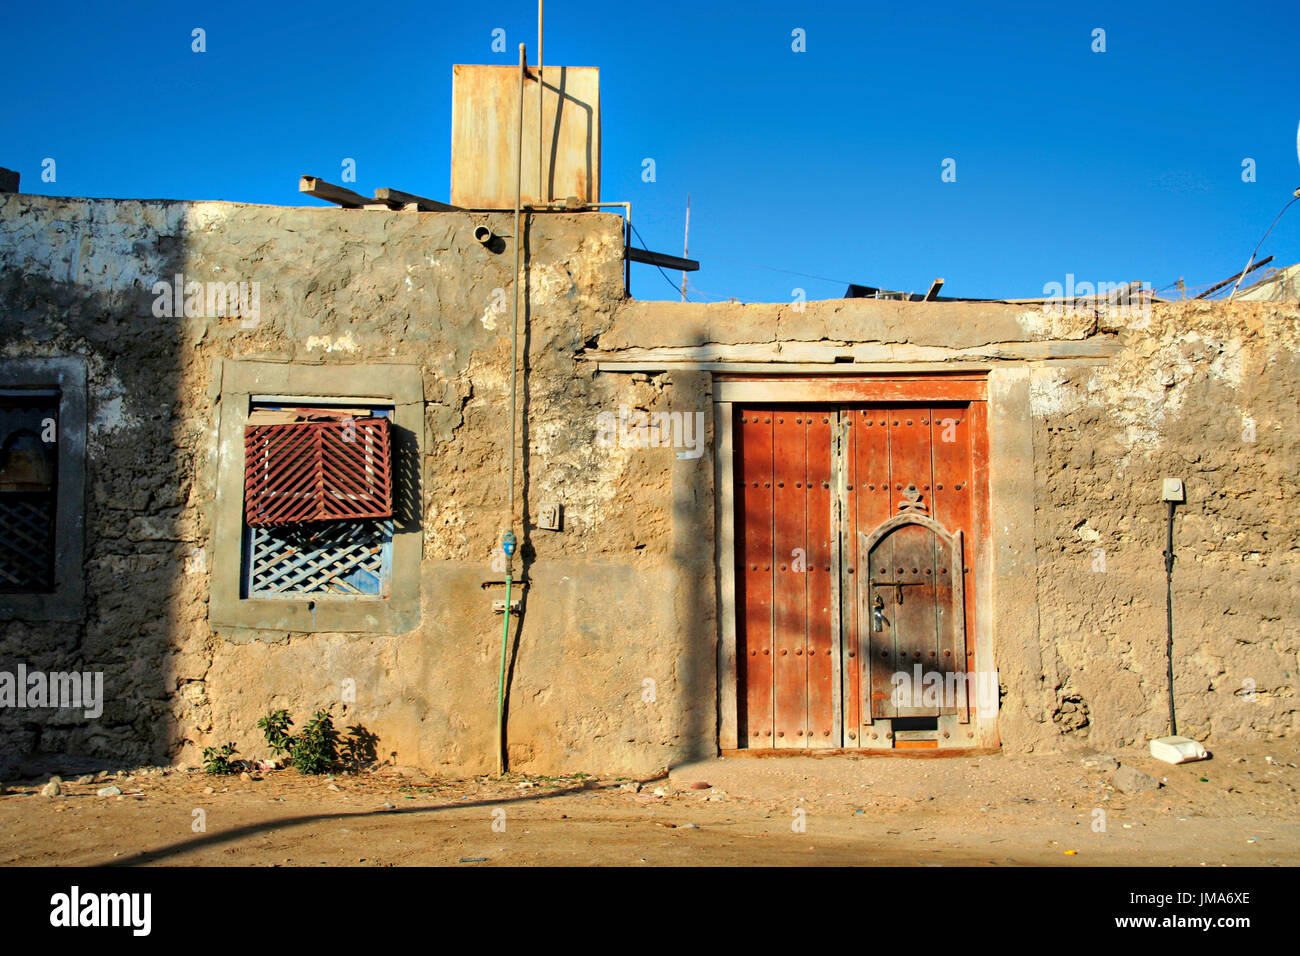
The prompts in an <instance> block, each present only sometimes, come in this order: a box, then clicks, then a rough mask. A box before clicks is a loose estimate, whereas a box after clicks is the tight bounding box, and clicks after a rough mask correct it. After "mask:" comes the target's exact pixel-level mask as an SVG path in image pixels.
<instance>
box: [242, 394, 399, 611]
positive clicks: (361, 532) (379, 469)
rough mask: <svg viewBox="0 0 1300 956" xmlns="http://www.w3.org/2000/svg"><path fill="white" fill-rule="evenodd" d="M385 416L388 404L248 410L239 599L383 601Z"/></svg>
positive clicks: (386, 565)
mask: <svg viewBox="0 0 1300 956" xmlns="http://www.w3.org/2000/svg"><path fill="white" fill-rule="evenodd" d="M391 416H392V408H391V407H377V408H376V407H368V408H355V407H347V408H344V407H342V406H338V405H331V404H327V403H320V404H317V405H313V406H312V407H311V408H297V407H288V406H280V405H269V404H255V405H254V406H253V408H252V409H251V411H250V415H249V425H248V428H247V429H246V431H245V459H244V462H245V474H244V478H245V481H244V549H243V551H244V554H243V564H244V567H243V581H242V592H243V593H242V597H244V598H252V599H276V598H280V599H299V600H300V599H302V598H304V597H311V598H317V597H324V598H331V597H335V598H348V597H371V598H386V597H387V596H388V592H389V583H390V580H391V577H392V555H393V519H392V514H393V494H392V485H393V481H392V476H393V467H392V451H391V441H390V427H389V426H390V420H391Z"/></svg>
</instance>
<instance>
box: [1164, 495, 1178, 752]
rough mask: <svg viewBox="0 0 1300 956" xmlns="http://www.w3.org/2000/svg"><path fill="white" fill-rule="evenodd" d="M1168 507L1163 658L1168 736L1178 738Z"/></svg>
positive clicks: (1171, 537) (1171, 538)
mask: <svg viewBox="0 0 1300 956" xmlns="http://www.w3.org/2000/svg"><path fill="white" fill-rule="evenodd" d="M1166 504H1168V505H1169V525H1168V528H1167V529H1166V535H1165V656H1166V657H1167V658H1168V664H1169V671H1168V673H1169V736H1171V737H1176V736H1178V721H1177V720H1176V719H1175V718H1174V508H1175V504H1174V502H1172V501H1169V502H1166Z"/></svg>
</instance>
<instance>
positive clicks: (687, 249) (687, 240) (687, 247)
mask: <svg viewBox="0 0 1300 956" xmlns="http://www.w3.org/2000/svg"><path fill="white" fill-rule="evenodd" d="M690 257H691V194H690V193H687V194H686V234H685V235H684V236H683V237H682V258H683V259H689V258H690ZM682 301H683V302H685V301H686V273H685V272H683V273H682Z"/></svg>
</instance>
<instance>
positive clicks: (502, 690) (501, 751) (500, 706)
mask: <svg viewBox="0 0 1300 956" xmlns="http://www.w3.org/2000/svg"><path fill="white" fill-rule="evenodd" d="M510 583H511V573H510V571H509V570H507V571H506V613H505V614H504V615H503V617H504V620H503V621H502V623H501V674H500V676H499V677H498V678H497V774H498V775H502V774H504V773H505V772H506V734H505V718H506V647H507V645H508V644H509V643H510Z"/></svg>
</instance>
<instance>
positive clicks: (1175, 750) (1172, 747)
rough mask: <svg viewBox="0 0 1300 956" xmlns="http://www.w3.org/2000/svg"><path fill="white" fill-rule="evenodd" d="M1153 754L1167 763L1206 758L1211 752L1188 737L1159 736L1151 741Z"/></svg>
mask: <svg viewBox="0 0 1300 956" xmlns="http://www.w3.org/2000/svg"><path fill="white" fill-rule="evenodd" d="M1151 756H1153V757H1155V758H1156V759H1157V760H1163V761H1164V762H1165V763H1188V762H1190V761H1192V760H1204V759H1205V758H1206V757H1208V756H1209V754H1208V753H1207V752H1206V750H1205V748H1204V747H1202V746H1201V745H1200V744H1199V743H1197V742H1196V741H1195V740H1191V739H1189V738H1187V737H1157V738H1156V739H1155V740H1153V741H1151Z"/></svg>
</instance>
